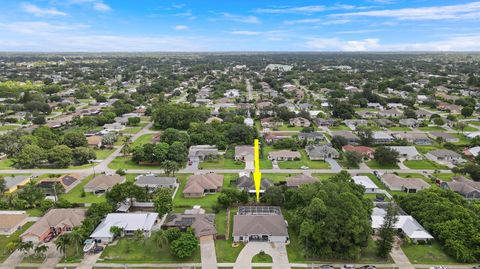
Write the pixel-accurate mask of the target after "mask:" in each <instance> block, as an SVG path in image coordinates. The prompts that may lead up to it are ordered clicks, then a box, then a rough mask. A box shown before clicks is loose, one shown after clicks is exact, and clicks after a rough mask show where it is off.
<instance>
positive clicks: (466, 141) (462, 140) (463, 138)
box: [453, 130, 478, 145]
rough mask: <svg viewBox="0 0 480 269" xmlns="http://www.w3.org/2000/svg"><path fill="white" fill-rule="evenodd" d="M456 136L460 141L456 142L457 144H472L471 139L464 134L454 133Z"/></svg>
mask: <svg viewBox="0 0 480 269" xmlns="http://www.w3.org/2000/svg"><path fill="white" fill-rule="evenodd" d="M475 131H478V130H475ZM453 135H454V136H456V137H458V139H459V141H458V142H454V143H453V144H455V145H468V144H470V140H469V139H468V138H467V137H466V136H465V135H463V134H453Z"/></svg>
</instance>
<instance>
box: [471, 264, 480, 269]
mask: <svg viewBox="0 0 480 269" xmlns="http://www.w3.org/2000/svg"><path fill="white" fill-rule="evenodd" d="M472 269H480V265H477V266H474V267H472Z"/></svg>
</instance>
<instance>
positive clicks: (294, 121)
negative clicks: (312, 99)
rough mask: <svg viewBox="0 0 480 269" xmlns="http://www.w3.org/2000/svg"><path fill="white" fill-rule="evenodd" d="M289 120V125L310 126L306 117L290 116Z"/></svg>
mask: <svg viewBox="0 0 480 269" xmlns="http://www.w3.org/2000/svg"><path fill="white" fill-rule="evenodd" d="M289 122H290V125H292V126H295V127H310V125H311V124H312V123H311V122H310V121H309V120H308V119H305V118H302V117H296V118H292V119H290V121H289Z"/></svg>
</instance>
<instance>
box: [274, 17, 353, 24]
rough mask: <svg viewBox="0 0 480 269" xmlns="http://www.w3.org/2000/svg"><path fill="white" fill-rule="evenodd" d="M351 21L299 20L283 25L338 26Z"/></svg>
mask: <svg viewBox="0 0 480 269" xmlns="http://www.w3.org/2000/svg"><path fill="white" fill-rule="evenodd" d="M351 21H352V20H350V19H319V18H314V19H299V20H287V21H284V22H283V23H284V24H286V25H295V24H317V25H337V24H346V23H349V22H351Z"/></svg>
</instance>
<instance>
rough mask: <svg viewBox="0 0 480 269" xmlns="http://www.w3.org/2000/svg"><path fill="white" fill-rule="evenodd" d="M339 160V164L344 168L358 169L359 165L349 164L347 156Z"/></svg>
mask: <svg viewBox="0 0 480 269" xmlns="http://www.w3.org/2000/svg"><path fill="white" fill-rule="evenodd" d="M337 162H338V164H340V166H341V167H342V168H345V169H358V165H354V166H352V165H349V164H348V161H347V160H346V159H345V158H343V159H339V160H337Z"/></svg>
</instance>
